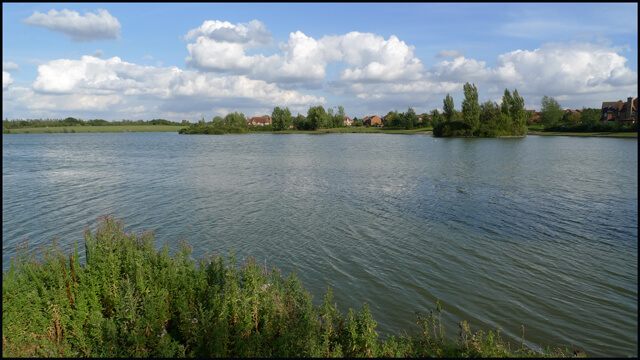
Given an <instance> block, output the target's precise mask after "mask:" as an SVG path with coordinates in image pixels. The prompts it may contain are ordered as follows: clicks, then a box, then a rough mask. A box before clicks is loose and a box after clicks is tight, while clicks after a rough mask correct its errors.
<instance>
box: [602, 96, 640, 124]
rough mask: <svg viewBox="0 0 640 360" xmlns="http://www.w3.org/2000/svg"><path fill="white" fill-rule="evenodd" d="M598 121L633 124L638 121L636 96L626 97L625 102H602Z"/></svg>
mask: <svg viewBox="0 0 640 360" xmlns="http://www.w3.org/2000/svg"><path fill="white" fill-rule="evenodd" d="M600 121H607V122H621V123H624V124H633V123H637V122H638V98H635V99H633V98H632V97H629V98H627V102H622V100H618V101H605V102H603V103H602V116H601V117H600Z"/></svg>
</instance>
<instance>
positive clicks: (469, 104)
mask: <svg viewBox="0 0 640 360" xmlns="http://www.w3.org/2000/svg"><path fill="white" fill-rule="evenodd" d="M463 89H464V100H463V101H462V122H464V123H465V125H467V126H468V127H469V130H468V135H471V134H473V133H474V132H475V131H476V130H478V126H479V123H480V104H478V89H477V88H476V85H475V84H469V83H465V84H464V86H463Z"/></svg>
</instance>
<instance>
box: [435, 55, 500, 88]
mask: <svg viewBox="0 0 640 360" xmlns="http://www.w3.org/2000/svg"><path fill="white" fill-rule="evenodd" d="M491 74H492V71H491V69H490V68H488V67H487V66H486V62H484V61H477V60H474V59H467V58H465V57H464V56H460V57H457V58H455V59H453V61H446V60H445V61H442V62H439V63H436V64H435V65H434V66H433V67H432V68H431V69H429V71H428V77H429V78H432V79H434V80H440V81H454V82H467V81H481V80H488V79H489V78H490V77H491Z"/></svg>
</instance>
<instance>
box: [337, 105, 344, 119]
mask: <svg viewBox="0 0 640 360" xmlns="http://www.w3.org/2000/svg"><path fill="white" fill-rule="evenodd" d="M338 115H340V117H341V118H342V119H344V117H345V116H346V115H345V112H344V107H342V105H338Z"/></svg>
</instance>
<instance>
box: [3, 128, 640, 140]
mask: <svg viewBox="0 0 640 360" xmlns="http://www.w3.org/2000/svg"><path fill="white" fill-rule="evenodd" d="M182 128H183V126H173V125H154V126H140V127H137V126H92V127H54V128H21V129H11V130H10V131H11V132H10V133H3V135H14V134H62V133H65V130H66V133H69V134H72V133H76V134H87V133H134V132H136V133H139V132H178V131H180V129H182ZM248 134H283V135H286V134H312V135H317V134H405V135H432V134H433V130H432V129H430V128H424V129H412V130H405V129H384V130H383V129H382V128H360V127H358V128H333V129H318V130H285V131H251V130H249V132H248ZM192 135H195V134H192ZM205 135H206V134H205ZM527 135H539V136H577V137H609V138H620V139H637V138H638V133H635V132H628V133H620V132H614V133H607V132H593V133H576V132H548V133H547V132H544V131H535V130H529V131H527ZM524 137H525V136H498V137H496V138H504V139H506V138H524ZM472 138H473V137H472Z"/></svg>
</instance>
